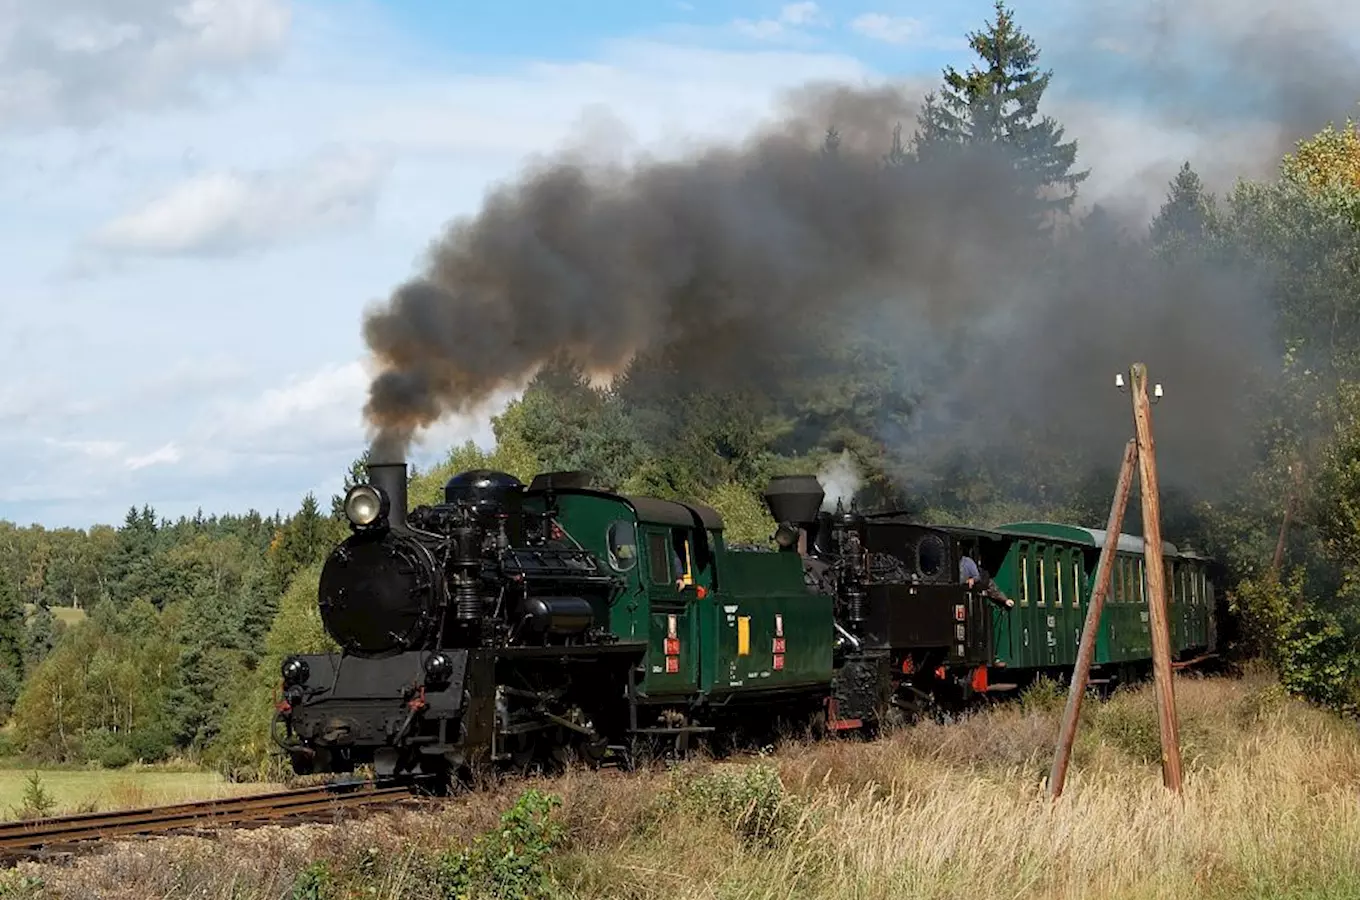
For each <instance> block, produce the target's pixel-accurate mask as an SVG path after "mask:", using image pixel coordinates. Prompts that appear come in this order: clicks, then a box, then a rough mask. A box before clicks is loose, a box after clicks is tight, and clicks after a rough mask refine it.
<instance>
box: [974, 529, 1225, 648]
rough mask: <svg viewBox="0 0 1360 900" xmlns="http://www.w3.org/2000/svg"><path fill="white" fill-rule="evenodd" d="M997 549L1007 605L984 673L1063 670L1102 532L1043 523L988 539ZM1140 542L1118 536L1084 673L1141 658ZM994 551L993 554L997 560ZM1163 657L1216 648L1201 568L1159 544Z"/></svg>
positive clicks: (1077, 638)
mask: <svg viewBox="0 0 1360 900" xmlns="http://www.w3.org/2000/svg"><path fill="white" fill-rule="evenodd" d="M993 531H994V534H995V535H996V536H997V538H999V539H1000V540H998V541H993V542H991V543H994V544H1000V546H999V547H997V548H996V549H994V550H993V553H995V554H997V555H998V556H999V560H998V564H997V566H996V576H995V579H996V583H997V585H998V587H1000V589H1001V590H1002V591H1003V592H1005V593H1006V594H1007V595H1008V596H1009V597H1011V598H1012V599H1014V601H1015V606H1014V608H1012V609H1009V610H997V611H995V612H994V614H993V636H994V642H993V648H994V658H993V661H992V664H993V665H994V666H997V667H1004V668H1011V669H1046V668H1061V667H1070V666H1072V665H1073V664H1074V663H1075V662H1076V657H1077V648H1078V645H1079V644H1080V642H1081V631H1082V627H1083V625H1084V623H1085V617H1086V606H1087V604H1088V603H1090V600H1091V592H1092V591H1093V589H1094V587H1095V574H1096V568H1097V566H1098V565H1099V561H1100V554H1101V551H1102V550H1103V548H1104V547H1105V543H1106V540H1107V535H1106V533H1105V532H1104V531H1101V530H1097V529H1091V528H1080V527H1077V526H1073V525H1063V524H1054V523H1049V522H1016V523H1011V524H1007V525H1002V526H999V527H997V528H996V529H994V530H993ZM1143 549H1144V548H1143V539H1142V538H1139V537H1134V536H1132V535H1128V534H1121V535H1119V536H1118V543H1117V544H1116V546H1115V557H1114V567H1113V570H1112V572H1111V578H1110V589H1109V593H1108V595H1107V596H1106V600H1105V607H1104V610H1103V612H1102V614H1101V617H1100V628H1099V630H1098V632H1097V637H1096V647H1095V657H1094V661H1093V664H1094V665H1096V666H1108V667H1114V668H1118V667H1120V666H1128V665H1135V664H1141V663H1144V662H1146V661H1148V660H1150V658H1151V654H1152V643H1151V632H1150V628H1149V618H1148V594H1147V572H1146V571H1145V563H1144V556H1143ZM998 551H999V553H998ZM1162 555H1163V558H1164V560H1165V572H1166V587H1167V603H1168V612H1169V624H1170V637H1171V653H1172V657H1173V659H1175V660H1186V659H1189V658H1192V657H1195V656H1198V655H1201V654H1203V653H1205V652H1207V651H1209V650H1210V649H1212V648H1213V647H1214V646H1215V645H1216V642H1217V641H1216V638H1217V635H1216V634H1215V631H1214V621H1215V619H1214V615H1213V611H1214V604H1215V593H1214V588H1213V584H1212V582H1211V580H1210V578H1209V565H1210V560H1208V559H1206V558H1204V557H1201V556H1199V555H1198V554H1195V553H1193V552H1189V551H1181V550H1179V549H1177V548H1176V546H1175V545H1173V544H1170V543H1168V542H1165V541H1164V542H1163V543H1162Z"/></svg>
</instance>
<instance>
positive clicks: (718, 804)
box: [672, 763, 802, 845]
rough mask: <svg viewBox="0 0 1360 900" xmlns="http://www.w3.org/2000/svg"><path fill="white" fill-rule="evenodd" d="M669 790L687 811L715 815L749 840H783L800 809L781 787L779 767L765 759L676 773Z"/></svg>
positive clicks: (765, 842) (706, 816) (782, 784)
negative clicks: (694, 772)
mask: <svg viewBox="0 0 1360 900" xmlns="http://www.w3.org/2000/svg"><path fill="white" fill-rule="evenodd" d="M672 790H673V792H674V793H675V794H676V795H678V797H679V800H680V802H681V805H682V806H683V807H684V808H685V809H686V810H688V811H689V812H690V813H691V814H693V815H696V816H699V817H704V818H713V819H717V820H719V821H721V822H722V823H723V824H724V825H726V826H727V827H729V828H731V829H732V830H733V831H734V832H735V833H736V834H737V835H738V836H739V837H741V838H742V839H743V840H745V841H747V842H748V843H752V844H763V845H774V844H777V843H779V842H781V841H783V840H784V839H785V838H787V837H788V836H789V834H790V833H791V832H792V831H793V830H794V828H795V827H796V826H797V825H798V823H799V821H800V817H801V813H802V805H801V803H800V802H799V799H798V798H797V797H796V796H794V795H792V794H789V793H788V792H787V791H786V790H785V789H784V783H783V782H782V781H781V780H780V778H779V770H778V769H776V768H775V767H774V766H772V765H768V764H765V763H758V764H756V765H754V766H749V767H746V768H744V769H740V770H732V769H726V768H724V769H720V770H718V771H715V772H709V773H707V774H703V775H691V776H684V775H677V776H676V777H675V780H674V781H673V785H672Z"/></svg>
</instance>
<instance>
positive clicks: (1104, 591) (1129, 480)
mask: <svg viewBox="0 0 1360 900" xmlns="http://www.w3.org/2000/svg"><path fill="white" fill-rule="evenodd" d="M1137 461H1138V441H1137V439H1136V438H1130V439H1129V442H1128V444H1127V445H1126V446H1125V447H1124V462H1123V464H1121V465H1120V467H1119V482H1118V484H1117V486H1116V487H1115V491H1114V503H1113V504H1111V505H1110V519H1109V522H1108V523H1107V524H1106V526H1105V546H1104V547H1102V548H1101V550H1100V564H1099V565H1097V566H1096V574H1095V585H1094V586H1093V587H1092V589H1091V601H1090V603H1088V604H1087V606H1086V624H1085V626H1084V627H1083V628H1082V630H1081V646H1080V648H1079V649H1078V650H1077V663H1076V666H1074V667H1073V669H1072V684H1071V685H1070V687H1069V688H1068V691H1067V708H1066V709H1065V710H1063V718H1062V726H1061V727H1060V728H1059V729H1058V748H1057V750H1056V751H1055V752H1054V754H1053V770H1052V771H1051V772H1050V773H1049V775H1048V793H1049V794H1050V795H1051V796H1052V797H1053V798H1054V799H1057V798H1058V797H1060V796H1061V795H1062V791H1063V783H1064V782H1065V781H1066V780H1067V764H1068V762H1069V761H1070V760H1071V758H1072V741H1073V740H1074V739H1075V738H1076V736H1077V718H1078V717H1079V716H1080V715H1081V701H1082V698H1083V697H1084V696H1085V694H1086V684H1087V680H1088V678H1089V676H1090V672H1091V658H1092V657H1094V656H1095V653H1096V633H1097V632H1098V631H1099V630H1100V613H1101V610H1103V609H1104V608H1105V597H1106V596H1107V595H1108V594H1109V592H1110V580H1111V576H1112V574H1113V573H1114V553H1115V550H1116V549H1117V548H1118V546H1119V534H1120V531H1122V530H1123V526H1124V509H1125V507H1127V506H1128V503H1129V492H1130V491H1131V490H1132V489H1133V467H1134V465H1135V464H1136V463H1137Z"/></svg>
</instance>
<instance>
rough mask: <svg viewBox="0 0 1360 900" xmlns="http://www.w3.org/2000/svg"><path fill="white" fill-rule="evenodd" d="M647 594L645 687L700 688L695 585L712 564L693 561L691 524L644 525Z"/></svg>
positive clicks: (652, 691)
mask: <svg viewBox="0 0 1360 900" xmlns="http://www.w3.org/2000/svg"><path fill="white" fill-rule="evenodd" d="M645 534H646V541H647V597H648V601H649V603H650V606H651V629H650V635H649V640H648V654H647V657H648V658H647V679H646V691H647V693H648V694H649V695H650V696H657V695H659V694H668V693H687V692H691V691H695V690H697V689H698V680H699V671H700V669H699V665H700V659H699V654H700V645H701V641H700V639H699V638H700V635H699V615H698V604H697V603H696V599H697V592H698V589H699V588H701V587H703V588H705V589H707V584H708V582H709V577H708V576H709V570H710V568H711V567H703V568H701V567H699V566H698V565H696V549H695V543H694V529H693V528H687V527H682V526H666V525H648V526H647V527H646V530H645Z"/></svg>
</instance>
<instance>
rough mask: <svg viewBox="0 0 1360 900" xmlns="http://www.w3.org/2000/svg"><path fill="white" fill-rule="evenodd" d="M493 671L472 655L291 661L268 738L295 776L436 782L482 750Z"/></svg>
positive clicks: (487, 736) (485, 658) (481, 656)
mask: <svg viewBox="0 0 1360 900" xmlns="http://www.w3.org/2000/svg"><path fill="white" fill-rule="evenodd" d="M492 666H493V661H492V659H491V658H490V656H489V655H487V654H485V653H479V652H476V651H471V650H437V651H413V652H407V653H398V654H394V655H391V656H386V657H381V658H366V657H361V656H347V655H342V654H339V653H335V654H308V655H301V656H292V657H289V658H288V659H287V660H285V661H284V664H283V678H284V687H283V692H284V699H283V701H282V702H281V703H280V704H279V710H278V714H277V715H276V717H275V726H274V731H275V734H274V737H275V740H276V742H277V743H278V744H279V745H280V746H281V747H283V749H284V750H285V751H287V752H288V754H289V757H290V758H291V760H292V763H293V770H294V771H295V772H297V773H299V774H309V773H313V772H348V771H353V769H354V767H355V766H360V765H369V764H371V765H372V766H373V767H374V770H375V773H376V774H377V775H378V776H379V777H392V776H399V775H422V774H427V775H443V774H445V773H446V772H448V771H449V770H450V769H451V768H452V769H457V768H460V767H463V766H469V765H472V764H473V763H474V762H476V759H475V757H476V756H477V750H478V748H487V749H489V748H490V743H491V732H492V728H493V722H492V718H493V716H494V708H493V705H494V688H492V686H491V685H490V682H491V680H492V678H491V669H492ZM479 676H481V677H480V678H479ZM479 681H481V682H482V684H483V685H484V686H485V688H486V689H485V690H481V691H479V690H477V687H478V684H477V683H478V682H479ZM476 697H484V698H486V699H484V700H482V701H481V702H480V703H477V702H474V701H473V698H476ZM280 726H282V727H283V729H284V733H283V734H280V733H279V728H280Z"/></svg>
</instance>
